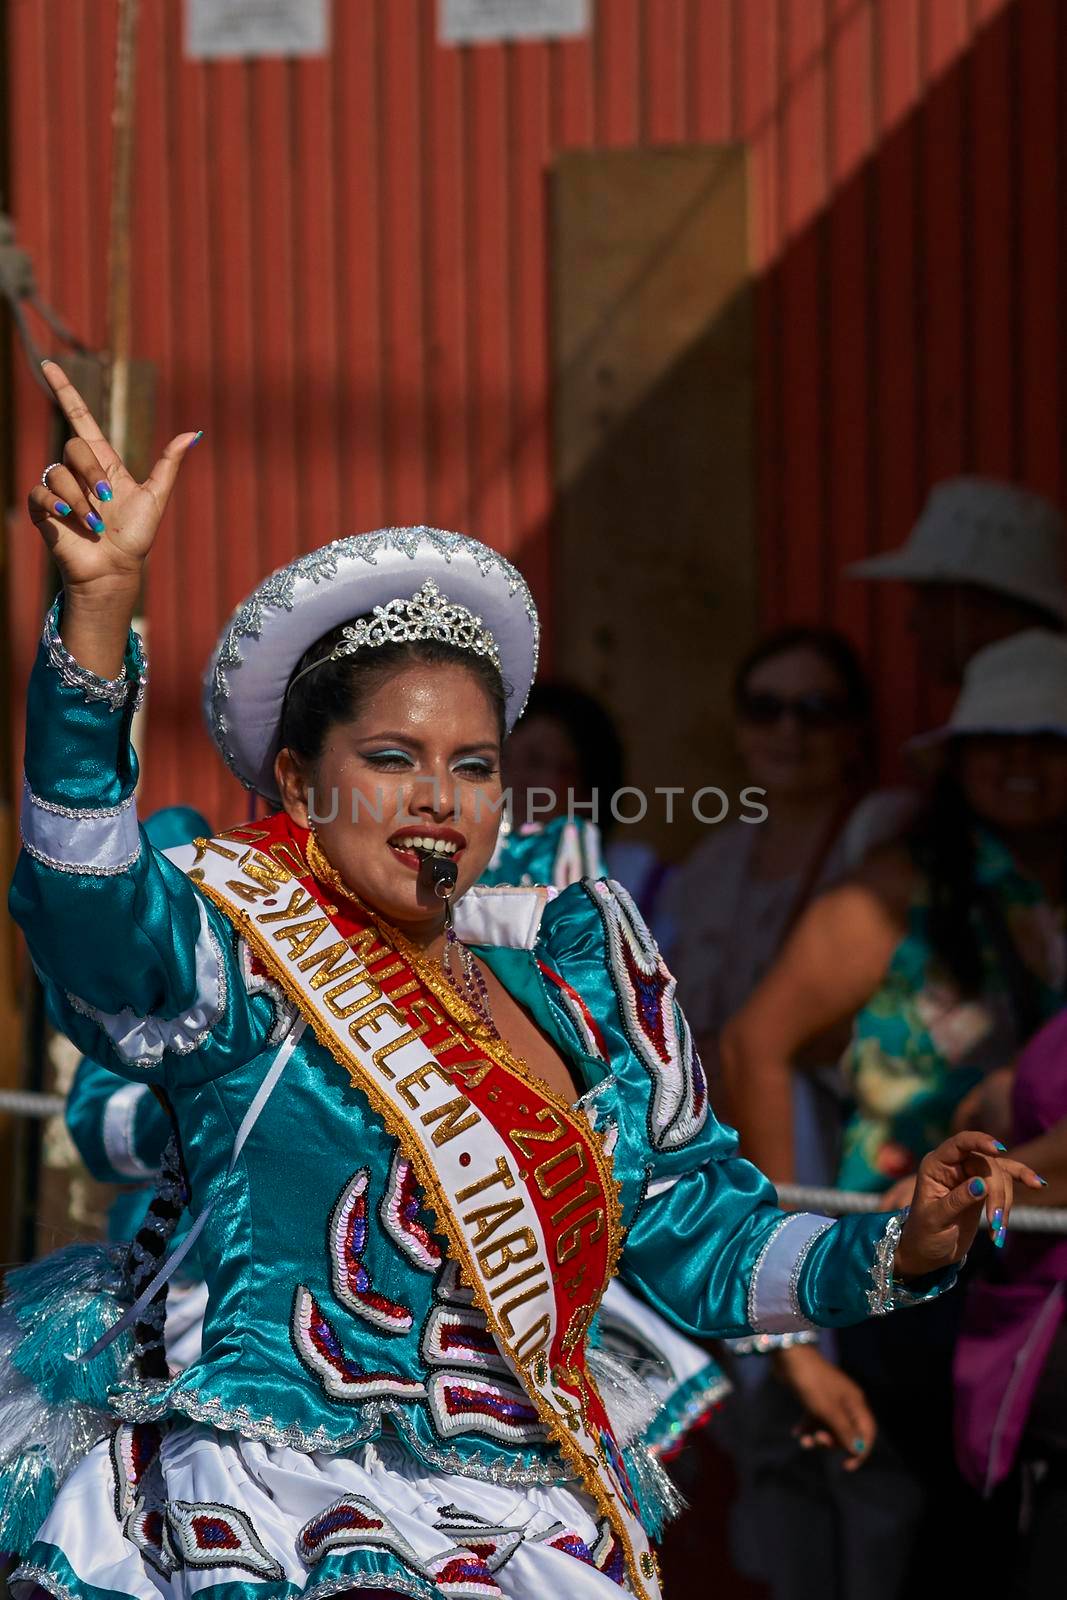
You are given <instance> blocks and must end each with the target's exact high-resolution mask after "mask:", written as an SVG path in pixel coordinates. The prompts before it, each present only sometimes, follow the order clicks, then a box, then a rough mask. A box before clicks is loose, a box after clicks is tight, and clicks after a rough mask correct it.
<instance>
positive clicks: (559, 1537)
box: [543, 1529, 596, 1567]
mask: <svg viewBox="0 0 1067 1600" xmlns="http://www.w3.org/2000/svg"><path fill="white" fill-rule="evenodd" d="M543 1543H545V1544H547V1545H548V1547H549V1549H550V1550H562V1551H563V1553H564V1555H568V1556H573V1557H574V1559H575V1561H584V1562H585V1565H586V1566H587V1567H595V1566H596V1562H595V1561H594V1560H593V1552H592V1551H591V1550H590V1548H589V1546H588V1545H587V1544H586V1542H585V1540H584V1539H583V1538H582V1537H581V1536H580V1534H577V1533H574V1532H572V1531H571V1530H570V1529H568V1530H567V1531H566V1532H564V1533H555V1534H552V1535H550V1537H549V1538H547V1539H545V1540H544V1541H543Z"/></svg>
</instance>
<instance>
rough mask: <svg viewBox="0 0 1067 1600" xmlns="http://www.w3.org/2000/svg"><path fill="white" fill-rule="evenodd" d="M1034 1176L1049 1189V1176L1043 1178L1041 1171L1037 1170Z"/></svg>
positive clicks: (1044, 1187)
mask: <svg viewBox="0 0 1067 1600" xmlns="http://www.w3.org/2000/svg"><path fill="white" fill-rule="evenodd" d="M1034 1177H1035V1178H1036V1179H1037V1181H1038V1183H1039V1184H1040V1185H1041V1187H1042V1189H1047V1188H1048V1179H1047V1178H1043V1177H1042V1176H1041V1174H1040V1173H1039V1172H1035V1173H1034Z"/></svg>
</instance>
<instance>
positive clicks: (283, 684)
mask: <svg viewBox="0 0 1067 1600" xmlns="http://www.w3.org/2000/svg"><path fill="white" fill-rule="evenodd" d="M427 584H429V586H430V590H429V591H427V589H426V588H424V586H425V585H427ZM433 585H436V592H433V588H432V586H433ZM420 591H421V593H420ZM428 592H429V593H430V595H431V598H430V600H429V602H428V601H427V593H428ZM391 601H396V602H402V603H404V604H402V606H401V609H400V613H399V614H395V615H387V616H386V617H385V618H383V619H382V621H381V625H380V627H378V625H377V624H376V625H375V626H376V628H378V632H379V634H381V632H382V631H383V630H384V632H385V633H386V634H387V635H388V637H391V638H398V637H404V638H420V637H427V636H430V637H434V638H442V639H448V638H451V639H453V640H454V641H455V642H458V643H460V644H461V647H462V648H470V649H473V650H476V651H477V653H479V654H482V655H490V654H491V656H492V658H493V659H494V660H496V661H497V662H498V663H499V666H500V671H501V676H502V677H503V679H504V686H505V691H506V709H505V722H506V724H507V727H508V730H509V731H510V729H511V728H512V727H513V726H514V724H515V722H516V721H517V720H518V718H519V716H520V715H521V713H522V708H523V706H524V705H525V704H526V697H527V695H528V694H529V692H530V685H531V684H532V683H533V680H534V674H535V673H536V671H537V651H538V637H539V629H538V620H537V608H536V606H535V605H534V602H533V596H532V595H531V593H530V590H529V588H528V587H527V584H526V580H525V578H524V577H523V576H522V574H521V573H520V572H519V571H517V570H516V568H515V567H513V566H512V565H511V562H510V561H506V560H505V559H504V557H503V556H502V555H499V554H498V553H497V552H496V551H495V550H491V549H490V548H489V547H488V545H484V544H479V542H478V540H477V539H468V538H466V537H465V536H464V535H463V534H461V533H444V532H442V531H441V530H440V529H439V528H421V527H420V528H383V529H381V530H379V532H377V533H361V534H353V535H351V536H350V537H349V538H347V539H337V540H336V541H335V542H334V543H333V544H328V545H324V546H323V547H322V549H321V550H311V551H309V552H308V553H307V554H306V555H302V556H298V557H297V558H296V560H295V561H291V562H290V563H289V565H288V566H287V567H279V569H278V570H277V572H272V573H271V575H270V577H269V578H265V579H264V580H263V582H262V583H261V584H260V585H259V587H258V588H257V589H254V590H253V592H252V593H251V594H250V595H249V597H248V599H247V600H245V601H244V602H243V603H242V604H241V605H239V606H238V608H237V610H236V611H235V612H234V614H233V616H232V617H231V618H230V620H229V622H228V623H227V624H226V627H225V628H224V629H223V631H222V635H221V637H220V639H219V642H218V644H217V645H216V646H215V650H214V653H213V655H212V657H211V660H210V661H209V662H208V665H207V670H206V672H205V674H204V716H205V718H206V721H207V725H208V731H209V733H210V734H211V737H212V738H213V739H214V741H215V743H216V745H217V746H218V748H219V751H220V753H221V755H222V759H223V760H224V761H225V763H226V765H227V766H228V767H229V768H230V770H231V771H232V772H234V773H235V774H236V775H237V777H238V778H240V780H241V782H242V783H243V784H244V785H245V787H246V788H248V789H254V790H255V791H256V792H257V793H258V794H261V795H263V796H264V798H265V799H267V800H268V801H270V802H271V804H272V805H278V804H279V803H280V797H279V794H278V790H277V786H276V784H275V781H274V758H275V756H276V755H277V753H278V730H279V724H280V722H281V714H282V705H283V702H284V700H285V691H286V688H287V686H288V683H289V679H290V678H291V676H292V674H293V669H294V668H295V667H296V664H297V662H298V661H299V660H300V657H301V656H302V655H303V654H304V651H305V650H307V648H308V647H309V645H312V644H314V643H315V640H316V639H321V638H322V636H323V634H326V633H329V632H330V631H331V629H333V628H336V627H339V626H340V625H341V624H342V623H346V622H351V621H352V620H353V618H355V617H361V616H365V615H367V614H369V613H371V612H373V611H374V608H375V607H382V606H385V607H387V606H389V604H390V602H391ZM407 602H412V605H411V608H410V610H409V608H408V606H407V604H406V603H407ZM427 604H429V610H427ZM442 608H443V609H442ZM457 608H460V609H459V611H458V612H457ZM445 612H447V618H446V619H445V620H442V617H443V615H444V613H445ZM471 641H476V642H471ZM380 642H384V641H381V640H380Z"/></svg>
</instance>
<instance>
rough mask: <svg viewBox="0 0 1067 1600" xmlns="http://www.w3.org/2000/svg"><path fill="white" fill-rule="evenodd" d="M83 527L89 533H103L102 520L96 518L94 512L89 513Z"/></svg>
mask: <svg viewBox="0 0 1067 1600" xmlns="http://www.w3.org/2000/svg"><path fill="white" fill-rule="evenodd" d="M85 526H86V527H87V528H88V529H89V530H90V532H91V533H103V531H104V519H103V517H98V516H97V514H96V512H95V511H90V513H89V515H88V516H87V517H86V519H85Z"/></svg>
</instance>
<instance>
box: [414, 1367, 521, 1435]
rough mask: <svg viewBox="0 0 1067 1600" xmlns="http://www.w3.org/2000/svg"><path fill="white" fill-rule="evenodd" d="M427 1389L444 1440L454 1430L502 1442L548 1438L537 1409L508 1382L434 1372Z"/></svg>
mask: <svg viewBox="0 0 1067 1600" xmlns="http://www.w3.org/2000/svg"><path fill="white" fill-rule="evenodd" d="M426 1392H427V1398H428V1400H429V1404H430V1414H431V1416H432V1417H433V1421H434V1426H435V1427H436V1429H437V1432H438V1433H439V1434H440V1435H441V1437H442V1438H444V1439H447V1438H450V1437H452V1435H454V1434H457V1433H487V1434H489V1436H490V1437H491V1438H494V1439H500V1440H502V1441H503V1442H504V1443H505V1444H519V1445H521V1444H545V1443H547V1441H548V1434H547V1432H546V1430H545V1428H544V1426H543V1425H542V1423H541V1421H540V1419H539V1417H538V1413H537V1408H536V1407H535V1406H533V1405H531V1403H530V1401H529V1400H528V1399H527V1397H526V1395H525V1394H524V1393H523V1391H522V1390H521V1389H519V1388H517V1387H513V1386H512V1385H511V1384H506V1383H500V1382H496V1381H490V1380H489V1379H486V1378H477V1377H475V1376H474V1375H473V1374H472V1373H463V1372H435V1373H434V1374H433V1375H432V1376H431V1378H430V1381H429V1383H428V1385H427V1391H426Z"/></svg>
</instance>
